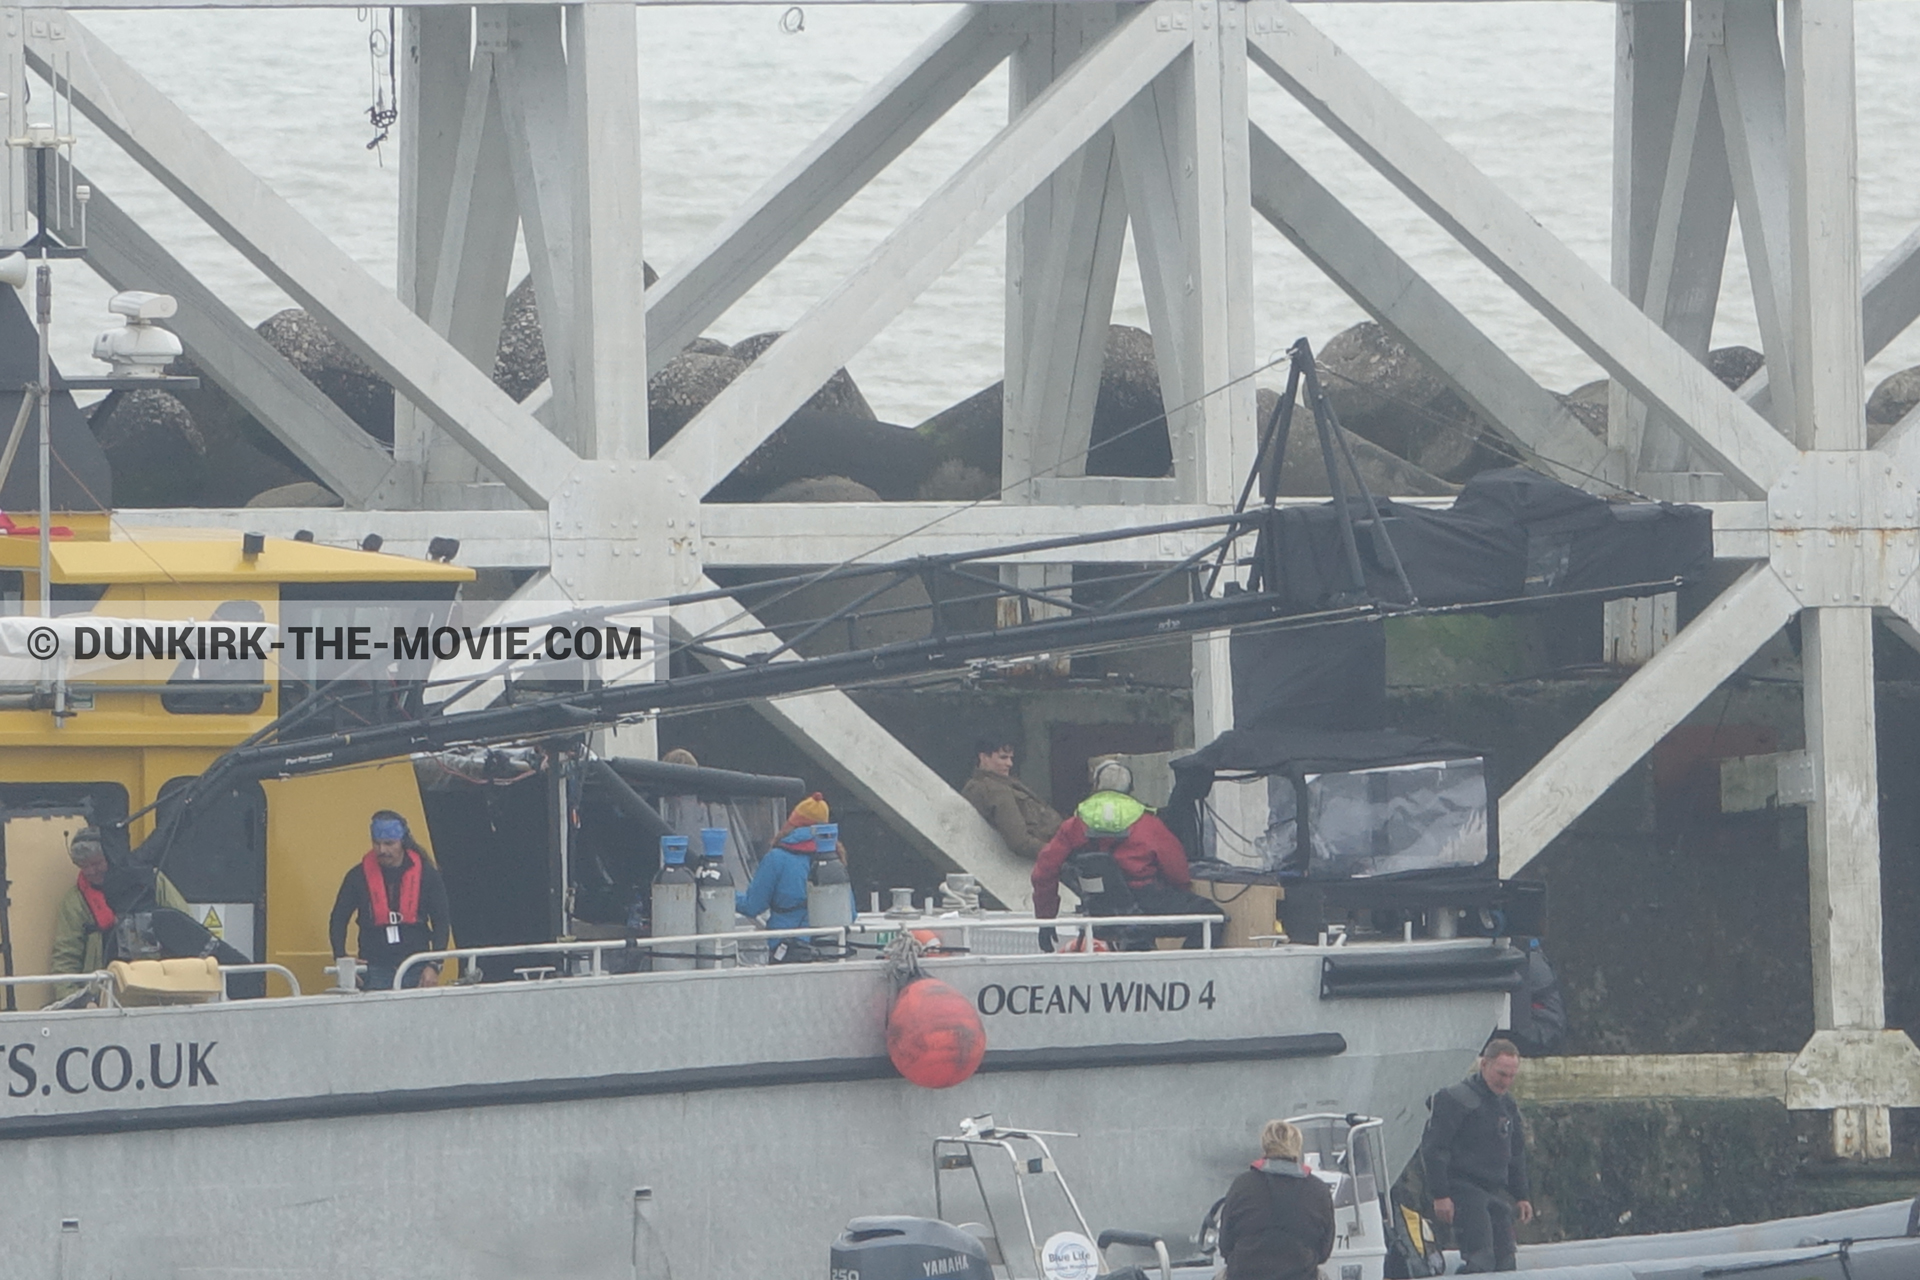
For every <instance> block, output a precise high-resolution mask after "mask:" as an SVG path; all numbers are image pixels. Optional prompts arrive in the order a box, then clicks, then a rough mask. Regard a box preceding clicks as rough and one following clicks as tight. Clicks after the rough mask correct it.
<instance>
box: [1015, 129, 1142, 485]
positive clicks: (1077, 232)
mask: <svg viewBox="0 0 1920 1280" xmlns="http://www.w3.org/2000/svg"><path fill="white" fill-rule="evenodd" d="M1046 189H1048V190H1049V191H1050V195H1051V199H1050V200H1049V201H1048V204H1049V205H1050V206H1051V209H1050V212H1051V217H1050V220H1049V221H1048V222H1047V223H1046V224H1045V225H1042V226H1035V225H1034V224H1035V223H1037V222H1039V221H1040V220H1039V218H1038V217H1036V216H1034V215H1033V214H1031V213H1029V215H1028V216H1027V217H1026V218H1024V219H1022V218H1019V217H1018V216H1016V217H1013V218H1009V219H1008V226H1009V228H1012V227H1013V226H1014V225H1015V224H1016V222H1020V223H1022V224H1023V225H1022V229H1021V230H1020V232H1019V233H1018V234H1015V233H1013V232H1011V231H1010V232H1009V235H1008V243H1007V288H1008V294H1009V297H1008V305H1007V313H1006V314H1007V341H1006V344H1005V350H1006V366H1007V369H1006V373H1007V376H1006V382H1005V387H1006V390H1005V414H1006V420H1005V422H1004V424H1003V427H1002V434H1001V460H1000V478H1001V497H1002V500H1003V501H1032V500H1034V494H1033V488H1032V482H1033V480H1034V478H1036V477H1042V476H1044V477H1046V478H1049V479H1051V478H1055V477H1060V476H1079V475H1083V474H1084V473H1085V471H1086V455H1087V450H1088V448H1089V447H1090V443H1091V440H1092V434H1093V411H1094V406H1095V403H1096V402H1097V401H1098V399H1099V395H1100V375H1101V370H1102V368H1103V366H1104V362H1105V356H1106V340H1107V330H1108V326H1109V324H1110V323H1111V322H1112V316H1113V295H1114V290H1115V288H1116V287H1117V285H1118V282H1119V275H1120V250H1121V247H1122V242H1123V241H1124V240H1125V237H1126V224H1127V214H1126V200H1125V197H1124V196H1123V195H1122V194H1121V190H1120V171H1119V168H1118V166H1117V164H1116V163H1115V161H1114V157H1113V138H1112V135H1111V133H1110V132H1108V131H1105V130H1103V131H1101V133H1100V134H1098V135H1097V136H1096V137H1095V138H1094V140H1093V141H1092V142H1090V143H1088V144H1087V146H1086V147H1085V148H1084V149H1083V150H1082V151H1081V153H1080V154H1079V155H1078V156H1076V157H1074V158H1073V159H1072V160H1070V161H1069V162H1068V163H1067V164H1065V165H1063V166H1062V167H1061V170H1060V172H1059V173H1058V174H1056V175H1055V176H1054V177H1053V179H1052V180H1051V181H1049V182H1048V183H1047V184H1046ZM1029 203H1031V200H1030V201H1029Z"/></svg>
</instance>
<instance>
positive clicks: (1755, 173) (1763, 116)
mask: <svg viewBox="0 0 1920 1280" xmlns="http://www.w3.org/2000/svg"><path fill="white" fill-rule="evenodd" d="M1722 22H1723V23H1724V28H1725V42H1724V43H1723V44H1722V45H1721V46H1720V47H1719V48H1716V49H1712V50H1710V51H1709V54H1708V64H1709V66H1710V67H1711V69H1712V74H1713V86H1714V97H1715V99H1716V101H1717V102H1718V104H1719V107H1720V118H1721V128H1722V130H1723V131H1724V132H1725V134H1726V139H1727V164H1728V169H1729V172H1730V173H1731V175H1732V177H1733V187H1734V194H1735V196H1736V198H1737V199H1738V201H1739V207H1740V240H1741V243H1742V244H1743V245H1745V247H1746V252H1747V274H1748V275H1749V277H1750V278H1751V279H1752V281H1753V303H1754V312H1755V315H1756V318H1757V319H1758V320H1759V323H1760V345H1761V348H1762V349H1763V350H1764V351H1765V352H1766V357H1767V368H1768V369H1769V370H1770V371H1771V376H1772V380H1773V386H1774V394H1775V396H1776V398H1779V399H1784V401H1785V402H1786V403H1788V404H1791V403H1792V402H1793V392H1792V389H1791V387H1790V386H1789V385H1788V380H1783V378H1782V376H1781V375H1783V374H1785V373H1787V372H1788V371H1789V367H1790V365H1791V362H1792V358H1793V337H1792V326H1793V265H1792V261H1791V257H1792V254H1791V247H1790V242H1791V239H1792V237H1791V236H1790V235H1789V234H1788V228H1787V184H1788V181H1789V179H1788V174H1787V84H1786V68H1785V65H1784V63H1782V61H1781V56H1780V38H1779V33H1778V31H1777V30H1776V29H1775V26H1774V22H1775V15H1774V7H1773V5H1772V4H1770V3H1762V4H1730V5H1727V6H1726V8H1725V11H1724V16H1723V18H1722Z"/></svg>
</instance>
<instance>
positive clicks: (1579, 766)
mask: <svg viewBox="0 0 1920 1280" xmlns="http://www.w3.org/2000/svg"><path fill="white" fill-rule="evenodd" d="M1798 608H1799V604H1798V602H1797V601H1796V600H1795V599H1794V597H1793V594H1792V593H1791V592H1790V591H1788V590H1787V588H1786V587H1785V586H1784V585H1783V584H1782V583H1781V581H1780V579H1779V578H1778V577H1776V576H1775V575H1774V572H1773V570H1772V569H1771V568H1770V567H1769V566H1767V565H1764V564H1761V565H1755V566H1754V567H1753V568H1751V569H1749V570H1747V572H1746V573H1745V574H1744V575H1743V576H1742V577H1741V578H1740V580H1739V581H1738V582H1736V583H1734V585H1733V586H1731V587H1728V588H1727V590H1726V591H1725V592H1723V593H1722V594H1721V596H1720V598H1719V599H1717V600H1715V601H1714V602H1713V603H1712V604H1711V605H1709V606H1707V608H1706V610H1705V611H1704V612H1702V613H1701V614H1700V616H1699V617H1697V618H1695V619H1694V620H1693V621H1692V622H1691V623H1689V624H1688V625H1687V627H1686V628H1685V629H1684V630H1682V631H1681V632H1680V634H1679V635H1678V636H1677V637H1675V639H1674V641H1673V643H1672V644H1670V645H1668V646H1667V647H1666V648H1665V649H1662V650H1661V651H1660V653H1659V655H1658V656H1656V657H1655V658H1654V659H1653V661H1651V662H1649V663H1647V665H1646V666H1644V667H1642V668H1640V670H1639V671H1638V672H1636V673H1634V675H1633V676H1632V677H1630V678H1629V679H1628V680H1627V682H1626V683H1625V684H1623V685H1621V686H1620V688H1619V689H1618V690H1617V691H1616V692H1615V693H1614V695H1613V696H1612V697H1610V698H1608V699H1607V700H1606V702H1604V703H1602V704H1601V705H1600V707H1599V709H1598V710H1596V711H1595V712H1594V713H1593V714H1592V715H1590V716H1588V717H1587V718H1586V719H1585V720H1583V721H1581V723H1580V725H1579V727H1578V728H1576V729H1575V730H1574V731H1573V732H1572V733H1570V734H1568V735H1567V736H1566V737H1564V738H1562V739H1561V740H1560V742H1559V743H1558V744H1557V745H1555V747H1554V748H1553V750H1551V751H1549V752H1547V754H1546V755H1545V756H1544V757H1543V758H1542V759H1541V761H1540V763H1538V764H1536V765H1535V766H1534V767H1533V768H1532V769H1529V770H1528V771H1527V775H1526V776H1525V777H1523V778H1521V779H1520V781H1518V782H1516V783H1514V784H1513V786H1512V787H1511V788H1510V789H1509V790H1508V791H1507V793H1506V794H1505V795H1503V796H1501V797H1500V874H1501V875H1502V876H1509V877H1510V876H1514V875H1517V874H1518V873H1519V872H1520V871H1522V870H1524V869H1525V868H1526V866H1527V865H1528V864H1529V863H1531V862H1532V861H1533V860H1534V859H1535V858H1536V857H1538V856H1539V855H1540V854H1541V852H1542V851H1544V850H1545V849H1546V847H1547V845H1548V844H1549V843H1551V842H1552V840H1553V838H1554V837H1555V836H1557V835H1559V834H1560V833H1561V832H1562V831H1564V830H1566V828H1567V827H1569V826H1571V825H1572V824H1573V822H1574V820H1575V819H1576V818H1578V817H1579V816H1580V815H1581V814H1582V813H1585V812H1586V810H1587V806H1589V805H1591V804H1592V803H1593V802H1594V801H1595V800H1598V799H1599V798H1600V796H1601V795H1602V794H1603V793H1604V792H1605V791H1606V789H1607V788H1608V787H1610V786H1612V785H1613V783H1614V780H1615V779H1617V778H1619V777H1620V775H1621V774H1623V773H1625V772H1626V771H1627V770H1628V769H1630V768H1632V767H1633V766H1634V764H1635V763H1636V762H1638V761H1639V759H1640V757H1642V756H1644V755H1645V754H1646V753H1647V752H1648V751H1650V750H1652V749H1653V744H1654V743H1656V742H1658V741H1660V739H1661V738H1663V737H1665V736H1666V734H1667V733H1668V731H1669V730H1671V729H1672V728H1673V727H1674V726H1675V725H1677V724H1679V723H1680V722H1681V721H1682V720H1684V719H1686V717H1687V715H1688V714H1689V713H1690V712H1692V710H1693V709H1694V708H1695V707H1696V706H1698V705H1700V702H1701V700H1702V699H1704V698H1706V697H1707V695H1708V694H1710V693H1712V692H1713V691H1714V690H1715V689H1717V688H1719V687H1720V684H1721V682H1722V681H1724V680H1725V679H1726V678H1727V677H1728V676H1730V675H1732V674H1733V673H1734V672H1735V671H1737V670H1739V668H1740V664H1741V663H1743V662H1745V661H1746V660H1747V658H1748V657H1749V656H1751V655H1752V653H1753V652H1754V650H1756V649H1758V648H1759V647H1760V646H1761V645H1762V644H1764V643H1766V642H1767V640H1768V639H1770V638H1771V637H1772V636H1773V633H1774V632H1776V631H1778V630H1779V629H1780V628H1781V627H1782V626H1783V625H1785V624H1786V621H1787V619H1789V618H1791V617H1792V616H1793V615H1794V612H1795V611H1796V610H1797V609H1798Z"/></svg>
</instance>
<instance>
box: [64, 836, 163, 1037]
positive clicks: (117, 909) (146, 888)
mask: <svg viewBox="0 0 1920 1280" xmlns="http://www.w3.org/2000/svg"><path fill="white" fill-rule="evenodd" d="M67 856H68V857H69V858H71V859H73V865H74V866H75V867H76V868H77V869H78V872H79V874H77V875H76V876H75V877H74V882H73V888H71V889H69V890H67V892H66V896H64V897H63V898H61V899H60V905H59V906H58V907H57V908H55V910H54V918H53V959H52V969H53V972H55V973H95V972H98V971H99V970H101V969H104V968H105V967H106V966H107V962H108V961H110V960H121V959H125V958H126V957H124V956H122V955H120V954H119V952H118V946H117V943H116V941H115V928H114V926H115V925H117V924H118V923H119V922H120V920H121V918H122V917H127V916H133V915H137V914H138V913H140V912H143V911H155V910H158V909H159V908H161V907H170V908H172V909H173V910H175V911H178V912H180V913H182V914H183V915H184V914H187V901H186V899H185V898H182V897H181V896H180V891H179V890H178V889H176V888H174V887H173V882H172V881H171V880H168V879H167V878H166V877H165V876H164V875H162V874H160V872H159V871H158V870H155V869H154V868H151V867H114V866H112V865H111V864H110V863H108V861H107V853H106V846H105V844H104V842H103V841H102V840H101V837H100V831H99V828H97V827H82V828H80V830H78V831H76V832H74V833H73V838H72V839H71V840H69V841H68V842H67ZM79 989H80V988H79V986H78V985H77V984H76V985H71V986H65V985H63V986H61V987H57V988H55V990H54V997H55V998H56V999H65V998H66V997H67V996H69V995H72V994H73V993H74V992H75V991H78V990H79Z"/></svg>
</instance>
